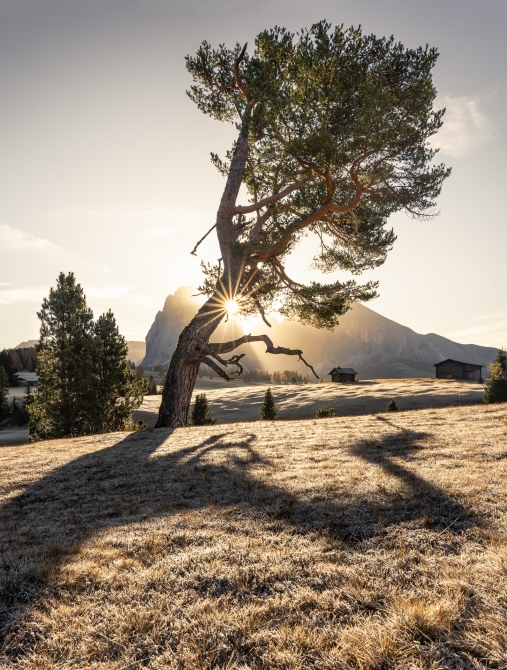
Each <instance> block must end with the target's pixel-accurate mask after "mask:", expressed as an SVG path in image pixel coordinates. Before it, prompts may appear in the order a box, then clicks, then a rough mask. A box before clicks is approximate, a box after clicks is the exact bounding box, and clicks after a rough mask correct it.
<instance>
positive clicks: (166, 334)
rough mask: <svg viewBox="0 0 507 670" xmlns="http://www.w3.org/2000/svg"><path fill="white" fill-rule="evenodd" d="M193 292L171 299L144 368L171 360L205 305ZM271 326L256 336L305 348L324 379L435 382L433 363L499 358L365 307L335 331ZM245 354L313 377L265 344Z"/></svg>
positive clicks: (255, 362)
mask: <svg viewBox="0 0 507 670" xmlns="http://www.w3.org/2000/svg"><path fill="white" fill-rule="evenodd" d="M191 293H192V289H190V288H188V287H184V288H180V289H178V291H176V293H175V294H174V296H172V295H171V296H168V298H167V300H166V302H165V305H164V309H163V310H162V311H161V312H158V314H157V315H156V317H155V321H154V323H153V325H152V327H151V328H150V331H149V332H148V335H147V336H146V357H145V359H144V361H143V365H144V366H154V365H158V364H166V363H167V362H168V361H169V360H170V358H171V355H172V352H173V351H174V348H175V346H176V343H177V341H178V336H179V334H180V332H181V330H182V329H183V328H184V327H185V326H186V325H187V323H188V322H189V320H190V319H191V318H192V316H193V315H194V314H195V312H196V311H197V309H198V308H199V304H200V303H199V302H198V301H196V300H195V298H194V299H192V298H191ZM271 323H272V327H271V328H268V327H266V326H265V325H264V324H263V323H262V322H259V323H258V325H256V327H255V328H254V329H253V330H252V332H253V334H259V333H267V334H268V335H269V336H270V337H271V339H272V340H273V341H274V343H275V345H276V346H285V347H290V348H292V349H302V350H303V351H304V354H305V358H306V359H307V360H308V361H310V362H311V363H312V364H313V365H314V367H315V368H316V370H317V372H318V374H319V375H320V376H321V377H325V376H326V375H327V374H328V373H329V371H330V370H331V369H332V368H333V367H335V366H337V365H340V366H342V367H353V368H355V369H356V370H357V371H358V373H359V378H360V379H383V378H384V379H385V378H403V377H434V376H435V368H434V367H433V364H434V363H438V362H439V361H441V360H444V359H446V358H454V359H456V360H462V361H466V362H470V363H478V364H480V365H484V366H486V365H488V364H489V363H491V362H492V361H493V360H494V358H495V356H496V353H497V350H496V349H494V348H492V347H481V346H479V345H475V344H459V343H457V342H453V341H451V340H448V339H447V338H445V337H441V336H440V335H435V334H433V333H430V334H429V335H420V334H419V333H416V332H415V331H413V330H411V329H410V328H407V327H406V326H402V325H400V324H399V323H396V322H395V321H392V320H391V319H387V318H386V317H384V316H381V315H380V314H377V312H375V311H373V310H372V309H369V308H368V307H365V306H364V305H361V304H355V305H354V307H353V308H352V309H351V310H350V311H349V312H347V313H346V314H345V315H344V316H343V317H341V319H340V325H339V326H338V327H337V328H336V329H335V330H334V331H332V332H330V331H327V330H317V329H316V328H311V327H310V326H303V325H301V324H299V323H293V322H290V321H282V322H281V323H277V322H276V320H275V319H272V320H271ZM242 333H243V331H242V328H241V326H240V325H238V324H237V323H234V322H230V323H229V324H225V323H224V324H221V326H220V329H219V330H218V331H217V332H216V333H215V335H214V337H213V339H214V340H215V341H224V340H228V339H234V337H238V336H239V335H241V334H242ZM241 351H243V352H245V353H246V354H247V355H246V357H245V361H244V362H245V365H246V366H247V368H249V369H255V368H262V369H266V370H269V371H270V372H274V371H275V370H284V369H290V368H293V367H297V368H298V369H299V370H300V371H301V372H305V373H306V372H308V368H305V367H304V365H303V364H302V363H299V364H297V363H296V359H295V358H293V359H289V358H287V357H285V356H272V355H269V354H265V352H264V347H263V345H262V343H258V344H256V345H248V346H245V347H243V348H242V349H241ZM484 372H486V371H485V370H484Z"/></svg>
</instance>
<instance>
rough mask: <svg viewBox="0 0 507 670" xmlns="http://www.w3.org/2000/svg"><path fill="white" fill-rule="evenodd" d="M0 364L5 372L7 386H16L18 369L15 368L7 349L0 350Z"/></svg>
mask: <svg viewBox="0 0 507 670" xmlns="http://www.w3.org/2000/svg"><path fill="white" fill-rule="evenodd" d="M0 365H1V366H2V367H3V369H4V370H5V372H6V373H7V385H8V386H17V385H18V378H17V376H16V375H17V373H18V370H17V369H16V366H15V365H14V361H13V360H12V356H11V355H10V353H9V352H8V351H7V349H4V350H3V351H0Z"/></svg>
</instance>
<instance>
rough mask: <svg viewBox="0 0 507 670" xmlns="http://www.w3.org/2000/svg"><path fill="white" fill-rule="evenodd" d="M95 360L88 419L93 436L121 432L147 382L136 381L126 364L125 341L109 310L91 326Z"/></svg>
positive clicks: (146, 388) (126, 424)
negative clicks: (92, 408)
mask: <svg viewBox="0 0 507 670" xmlns="http://www.w3.org/2000/svg"><path fill="white" fill-rule="evenodd" d="M93 332H94V336H95V346H96V349H97V358H96V364H95V370H94V372H95V384H96V391H95V393H96V396H95V404H96V410H95V413H94V415H93V420H92V417H90V419H91V425H92V431H93V432H94V433H106V432H111V431H115V430H124V429H125V427H127V426H128V424H129V422H130V418H131V416H132V412H133V411H134V410H135V409H136V408H137V407H139V406H140V405H141V404H142V402H143V397H144V395H145V394H146V392H147V390H148V380H147V379H144V378H142V379H138V378H136V377H135V376H134V375H133V374H132V373H131V371H130V368H129V365H128V361H127V357H126V356H127V351H128V346H127V342H126V341H125V338H124V337H123V335H121V334H120V331H119V330H118V326H117V324H116V320H115V318H114V315H113V313H112V312H111V310H109V311H108V312H106V313H105V314H102V315H101V316H99V318H98V319H97V321H96V323H95V324H94V329H93Z"/></svg>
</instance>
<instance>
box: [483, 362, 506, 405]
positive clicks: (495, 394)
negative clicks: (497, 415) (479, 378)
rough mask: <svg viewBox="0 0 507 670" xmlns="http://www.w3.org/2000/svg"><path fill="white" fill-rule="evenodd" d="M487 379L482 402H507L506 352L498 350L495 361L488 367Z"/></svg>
mask: <svg viewBox="0 0 507 670" xmlns="http://www.w3.org/2000/svg"><path fill="white" fill-rule="evenodd" d="M488 370H489V379H488V381H487V382H486V386H485V393H484V402H485V403H487V404H489V403H496V402H507V352H506V351H505V349H500V350H499V351H498V354H497V356H496V359H495V361H494V362H493V363H491V365H488Z"/></svg>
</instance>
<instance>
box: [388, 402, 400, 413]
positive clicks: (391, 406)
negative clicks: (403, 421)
mask: <svg viewBox="0 0 507 670" xmlns="http://www.w3.org/2000/svg"><path fill="white" fill-rule="evenodd" d="M387 411H388V412H399V411H400V408H399V407H398V405H397V404H396V400H391V402H390V403H389V405H388V406H387Z"/></svg>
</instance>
